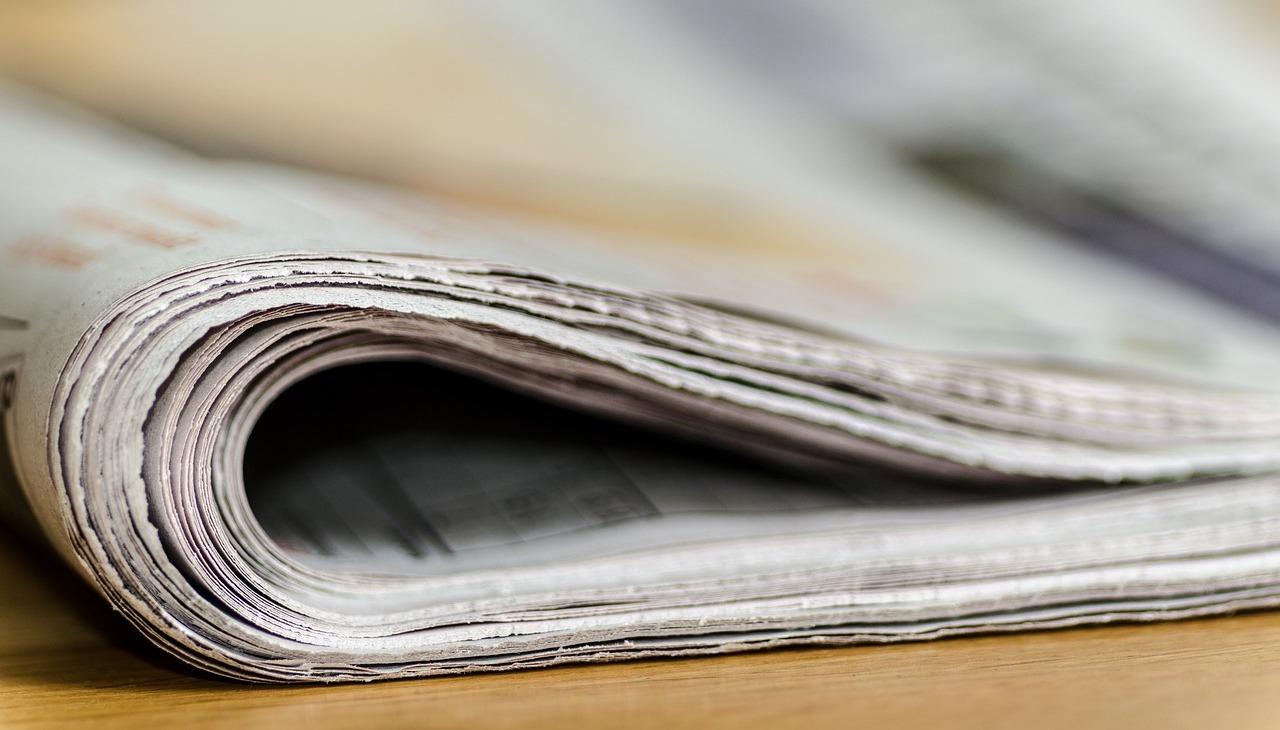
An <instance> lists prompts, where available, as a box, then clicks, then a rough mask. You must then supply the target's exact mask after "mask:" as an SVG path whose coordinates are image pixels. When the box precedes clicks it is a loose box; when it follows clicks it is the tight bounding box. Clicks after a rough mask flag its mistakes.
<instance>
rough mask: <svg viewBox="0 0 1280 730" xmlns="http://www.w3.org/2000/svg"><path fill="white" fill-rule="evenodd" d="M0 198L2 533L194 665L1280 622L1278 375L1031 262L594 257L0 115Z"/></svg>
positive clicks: (1163, 311)
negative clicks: (60, 566)
mask: <svg viewBox="0 0 1280 730" xmlns="http://www.w3.org/2000/svg"><path fill="white" fill-rule="evenodd" d="M870 159H871V158H868V160H870ZM879 164H880V163H873V162H871V161H868V162H867V166H866V169H863V170H860V171H859V174H862V175H865V176H866V177H867V179H869V180H875V181H876V184H877V185H880V186H884V187H892V188H893V193H894V195H897V196H900V197H903V198H905V199H909V200H910V199H913V197H912V196H918V200H919V203H920V205H925V206H927V205H931V201H933V198H932V197H931V196H930V194H928V193H926V192H925V191H924V190H923V189H917V188H916V187H914V183H913V182H912V179H911V177H910V176H909V175H904V174H901V173H900V172H899V171H896V170H895V169H894V168H892V167H891V166H889V165H887V163H886V164H885V165H884V166H877V165H879ZM0 169H3V170H4V172H5V174H4V175H3V176H2V178H0V261H2V262H3V263H2V264H0V423H2V424H3V437H4V442H5V446H6V448H5V449H3V450H0V490H3V491H2V493H0V499H2V500H3V501H0V505H2V506H3V508H4V509H5V511H6V513H7V514H8V515H10V516H11V518H12V519H11V522H12V524H13V525H15V527H14V529H22V528H21V525H23V524H24V521H26V522H27V523H31V521H33V524H34V526H35V529H37V530H38V531H39V532H41V533H42V534H43V535H44V536H45V537H46V538H47V539H48V540H49V541H50V542H51V543H52V544H53V545H54V546H55V548H56V549H57V550H58V552H59V553H60V554H61V555H62V556H63V557H64V558H65V559H66V560H67V561H68V562H69V563H70V564H71V565H72V566H74V567H75V569H76V570H78V571H79V572H80V573H81V574H82V575H83V576H84V578H85V579H86V580H88V581H89V582H90V583H91V584H92V585H93V586H94V587H95V588H96V590H97V591H98V592H99V593H101V594H102V595H103V597H104V598H105V599H106V600H107V601H108V602H109V603H110V604H111V605H112V606H113V607H114V608H115V609H116V610H118V611H120V612H121V613H123V614H124V615H125V616H126V617H128V619H129V620H130V621H132V622H133V623H134V624H135V625H137V626H138V628H139V629H140V630H141V631H143V632H144V633H145V634H146V635H147V636H148V637H149V638H150V639H152V640H153V641H155V642H156V643H157V644H159V645H160V646H162V647H164V648H165V649H167V650H168V651H170V652H173V653H175V654H177V655H179V656H181V657H182V658H184V659H186V660H187V661H189V662H191V663H192V664H194V665H197V666H200V667H203V668H205V669H207V670H209V671H212V672H216V673H219V674H222V675H226V676H230V677H237V678H242V679H249V680H256V681H340V680H372V679H379V678H386V677H400V676H414V675H428V674H443V673H456V672H468V671H478V670H497V669H512V668H520V667H536V666H543V665H549V664H555V663H560V662H570V661H602V660H612V659H620V658H626V657H638V656H652V655H664V656H666V655H681V654H697V653H708V652H722V651H737V650H743V649H748V648H758V647H769V646H780V645H789V644H816V643H846V642H869V641H897V640H909V639H925V638H931V637H938V636H947V635H952V634H959V633H966V632H990V631H1004V630H1015V629H1023V628H1031V627H1047V626H1064V625H1073V624H1080V623H1091V622H1103V621H1112V620H1120V619H1126V620H1130V619H1136V620H1147V619H1157V618H1175V617H1181V616H1193V615H1202V614H1213V613H1221V612H1227V611H1233V610H1237V609H1241V608H1248V607H1260V606H1271V605H1275V604H1277V603H1280V544H1278V540H1280V537H1278V536H1280V529H1277V528H1278V527H1280V524H1278V523H1280V479H1278V478H1277V477H1276V476H1275V470H1276V469H1277V467H1280V442H1278V441H1277V437H1280V396H1278V395H1277V394H1276V392H1275V391H1274V390H1271V389H1269V388H1270V386H1273V382H1272V381H1273V380H1274V378H1273V373H1274V363H1276V362H1280V342H1278V341H1277V338H1276V337H1275V335H1274V333H1273V332H1272V331H1271V330H1270V329H1269V328H1267V327H1266V326H1264V325H1262V324H1259V323H1257V322H1254V321H1252V320H1250V319H1248V318H1247V317H1245V316H1244V315H1239V314H1235V313H1233V312H1230V311H1228V310H1226V309H1225V308H1223V307H1220V306H1218V305H1215V304H1213V303H1211V302H1209V301H1206V300H1203V299H1200V298H1198V297H1197V296H1196V295H1194V294H1192V293H1190V292H1188V291H1185V290H1183V289H1180V288H1178V287H1177V286H1175V285H1173V284H1169V283H1164V282H1162V281H1160V280H1157V279H1155V278H1153V277H1151V276H1150V275H1147V274H1144V273H1141V272H1140V271H1137V270H1129V269H1125V268H1122V267H1117V266H1116V265H1114V264H1103V263H1101V262H1100V261H1098V260H1097V259H1094V258H1091V257H1090V256H1089V255H1087V254H1084V253H1081V252H1079V251H1071V250H1068V249H1065V248H1060V247H1056V246H1054V245H1053V242H1052V241H1051V240H1049V238H1047V237H1039V238H1038V237H1037V236H1036V235H1033V234H1027V235H1014V233H1013V232H1011V229H1010V228H1009V227H1008V226H1005V225H995V224H992V225H990V226H986V224H984V223H983V222H982V219H981V218H977V217H974V216H971V215H968V214H964V213H961V212H956V211H952V210H951V209H950V208H947V207H946V206H942V207H940V208H938V209H937V210H936V211H933V212H934V213H935V214H933V215H929V216H921V217H920V218H919V219H918V220H915V219H913V220H904V221H902V223H901V225H900V226H899V228H897V229H895V230H889V229H887V228H885V227H884V226H882V225H876V226H868V227H867V228H866V229H862V228H860V227H859V225H858V223H857V216H856V215H854V214H853V213H852V212H849V211H846V212H845V213H844V214H840V215H844V216H845V218H843V219H842V220H845V221H846V222H847V226H848V241H847V245H842V246H833V247H832V248H831V249H830V250H824V251H822V252H821V255H816V254H814V252H812V251H810V252H808V253H807V254H806V255H805V256H798V257H794V258H788V257H786V256H781V255H777V254H769V253H756V254H751V255H747V254H744V255H742V256H737V257H727V256H726V254H725V252H724V251H723V250H722V249H721V250H715V249H707V250H702V249H697V248H691V247H688V246H683V247H682V246H676V245H673V244H668V243H663V242H660V241H654V240H640V239H634V240H621V241H619V240H614V241H597V240H595V239H593V238H591V237H589V236H586V235H584V234H582V233H579V232H575V231H572V230H567V229H552V228H549V227H546V226H543V225H540V224H535V223H532V222H528V221H521V220H516V219H510V218H502V217H500V216H497V215H495V214H492V213H478V212H475V211H472V210H468V209H465V208H462V207H458V206H455V205H452V204H446V203H441V202H432V201H428V200H425V199H422V198H420V197H416V196H411V195H409V194H406V193H403V192H400V191H396V190H391V189H384V188H380V187H377V186H373V185H368V184H364V183H357V182H352V181H347V180H342V179H337V178H332V177H324V176H320V175H314V174H310V173H301V172H297V171H292V170H286V169H281V168H272V167H266V166H257V165H248V164H239V163H223V162H212V161H209V160H205V159H199V158H196V157H194V156H190V155H188V154H186V153H184V152H181V151H178V150H175V149H172V148H169V147H167V146H164V145H162V144H160V143H158V142H154V141H151V140H148V139H145V138H141V137H139V136H136V135H134V134H132V133H130V132H128V131H125V130H121V129H119V128H116V127H113V126H110V125H109V124H107V123H105V122H102V121H100V120H96V119H93V118H89V117H86V116H84V115H83V114H81V113H80V112H77V111H74V110H71V109H66V108H62V107H60V106H59V105H58V104H56V103H53V102H50V101H47V100H41V99H37V98H34V97H32V96H30V95H29V94H27V93H26V92H21V91H18V90H12V89H9V90H5V91H4V94H3V96H2V97H0ZM824 205H831V206H836V203H833V202H831V201H830V200H828V201H827V202H826V203H824ZM836 207H838V206H836ZM832 210H835V208H832ZM850 210H852V209H850ZM833 216H835V217H837V218H839V215H837V214H836V213H833ZM842 225H843V224H842ZM1015 241H1016V242H1015ZM1081 282H1087V284H1082V283H1081ZM1086 287H1087V289H1086Z"/></svg>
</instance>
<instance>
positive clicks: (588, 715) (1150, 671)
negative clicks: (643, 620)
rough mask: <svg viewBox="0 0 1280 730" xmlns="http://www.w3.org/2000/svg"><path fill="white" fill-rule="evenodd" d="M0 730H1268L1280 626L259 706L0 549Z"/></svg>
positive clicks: (833, 654)
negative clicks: (81, 729)
mask: <svg viewBox="0 0 1280 730" xmlns="http://www.w3.org/2000/svg"><path fill="white" fill-rule="evenodd" d="M0 586H3V588H2V589H0V727H3V728H29V727H32V728H58V727H74V726H80V725H89V726H92V727H103V728H115V727H120V728H136V727H148V726H152V725H154V726H157V727H185V726H195V727H211V728H246V729H252V728H273V729H274V728H282V727H306V728H314V729H316V730H320V729H322V728H357V729H358V730H370V729H371V728H383V727H387V728H399V727H405V728H410V727H412V728H418V727H440V728H514V727H547V728H553V727H554V728H567V727H617V728H628V727H660V728H664V729H665V730H674V729H676V728H686V727H688V728H699V729H704V730H705V729H706V728H715V727H737V728H786V727H806V728H808V727H824V726H850V727H852V726H857V727H896V728H911V727H925V726H932V725H936V726H939V727H959V728H1006V727H1007V728H1039V727H1044V728H1098V727H1126V728H1142V727H1152V728H1184V727H1185V728H1241V729H1243V728H1272V727H1280V613H1258V614H1251V615H1244V616H1236V617H1230V618H1222V619H1214V620H1199V621H1183V622H1175V623H1165V624H1154V625H1123V626H1108V627H1100V628H1092V629H1078V630H1070V631H1053V632H1039V633H1027V634H1015V635H1005V636H988V637H979V638H970V639H957V640H946V641H935V642H930V643H921V644H902V645H890V646H866V647H852V648H844V649H809V650H787V651H773V652H762V653H754V654H742V655H736V656H726V657H715V658H701V659H682V660H673V661H644V662H631V663H622V664H610V665H590V666H576V667H566V668H559V669H551V670H537V671H523V672H513V673H507V674H486V675H476V676H464V677H448V678H440V679H424V680H413V681H400V682H386V683H381V684H371V685H342V686H304V687H265V686H251V685H243V684H235V683H230V682H225V681H221V680H218V679H213V678H210V677H206V676H202V675H198V674H195V673H193V672H192V671H190V670H187V669H185V668H184V667H182V666H180V665H178V664H176V663H174V662H172V661H170V660H169V659H168V658H167V657H166V656H164V655H161V654H159V653H158V652H156V651H155V650H154V649H152V648H151V647H149V646H148V645H146V643H145V642H144V641H143V640H142V638H141V636H140V635H138V634H137V633H136V632H135V631H134V630H133V629H132V628H131V627H130V626H128V625H126V624H125V623H124V622H123V621H122V620H121V619H119V618H118V617H116V616H115V615H114V614H112V612H111V611H110V610H109V609H108V608H107V606H106V605H105V604H104V603H103V602H102V600H101V599H99V598H98V597H97V596H96V595H95V594H93V593H92V592H91V591H89V590H88V589H87V588H86V587H85V586H83V585H81V584H80V583H79V581H78V579H77V578H76V577H74V576H73V575H71V574H70V572H69V571H68V570H66V569H65V568H64V567H63V566H61V565H59V564H57V563H55V562H53V561H52V560H51V559H50V558H49V557H48V556H47V555H45V554H44V553H43V552H42V551H40V550H38V549H35V548H32V547H30V546H26V545H22V544H20V543H15V542H13V541H11V540H9V539H0Z"/></svg>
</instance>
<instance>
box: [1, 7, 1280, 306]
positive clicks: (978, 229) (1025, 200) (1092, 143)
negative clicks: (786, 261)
mask: <svg viewBox="0 0 1280 730" xmlns="http://www.w3.org/2000/svg"><path fill="white" fill-rule="evenodd" d="M0 76H5V77H8V78H10V79H13V80H16V81H18V82H20V83H22V84H25V85H29V86H34V87H37V88H41V89H45V90H50V91H53V92H55V93H56V94H58V95H61V96H65V97H68V98H70V99H73V100H75V101H78V102H80V103H82V104H85V105H87V106H89V107H92V108H95V109H97V110H100V111H103V112H105V113H107V114H109V115H111V116H113V117H116V118H118V119H121V120H123V121H125V122H127V123H129V124H132V125H134V126H137V127H140V128H143V129H145V130H148V131H151V132H154V133H157V134H159V135H161V136H163V137H165V138H168V139H170V140H173V141H175V142H178V143H180V144H181V145H183V146H185V147H188V148H191V149H195V150H197V151H199V152H202V153H204V154H208V155H211V156H219V157H225V156H233V157H249V158H254V159H265V160H272V161H283V162H290V163H299V164H304V165H307V166H312V167H317V168H321V169H325V170H332V171H337V172H342V173H346V174H351V175H356V176H361V177H367V178H372V179H377V180H382V181H389V182H394V183H399V184H404V185H408V186H411V187H413V188H416V189H419V190H422V191H425V192H429V193H431V194H434V195H443V196H447V197H450V198H455V199H460V200H464V201H468V202H470V203H475V204H479V205H484V206H494V207H498V208H502V209H504V210H509V211H520V212H523V213H528V214H533V215H536V216H540V217H546V218H552V219H557V220H561V221H572V222H573V223H575V224H577V225H582V226H588V227H595V228H600V229H607V230H614V231H624V232H628V233H632V234H634V233H639V234H646V235H653V236H659V237H663V238H667V239H675V240H678V241H684V242H697V243H698V244H699V245H700V246H714V247H727V248H729V249H732V250H739V251H748V250H784V251H789V252H793V253H794V254H795V255H803V252H804V251H806V250H809V249H815V250H818V249H827V248H831V247H841V246H847V245H848V241H849V240H851V239H862V240H864V241H866V240H872V241H874V242H876V244H875V245H877V246H880V247H882V248H886V247H887V248H892V247H894V246H896V245H898V242H899V241H904V240H906V239H911V238H915V239H927V240H931V241H935V242H938V241H941V242H943V243H945V245H946V246H948V247H952V248H955V247H961V248H963V247H964V246H965V245H966V241H969V240H972V239H976V238H1001V239H1005V240H1007V241H1009V242H1010V244H1009V245H1011V246H1020V245H1025V246H1028V247H1034V246H1037V245H1042V244H1043V242H1044V241H1046V240H1052V241H1054V242H1067V243H1069V244H1070V245H1078V246H1081V247H1086V248H1092V249H1098V250H1102V251H1104V252H1105V253H1106V255H1108V256H1114V257H1117V258H1118V259H1123V260H1125V261H1127V262H1129V264H1131V265H1132V264H1136V265H1140V266H1143V267H1147V268H1150V269H1152V270H1155V271H1159V272H1160V273H1161V274H1162V275H1164V276H1168V277H1171V278H1173V279H1180V280H1182V281H1183V282H1187V283H1190V284H1191V285H1193V286H1194V287H1197V288H1199V289H1201V290H1203V291H1205V292H1208V293H1209V294H1211V295H1212V296H1214V297H1216V298H1218V299H1220V300H1222V301H1224V302H1227V303H1229V304H1230V305H1231V306H1233V307H1236V308H1238V309H1240V310H1242V311H1248V312H1251V313H1253V314H1255V315H1257V316H1260V317H1263V318H1266V319H1271V320H1275V321H1280V3H1276V2H1267V1H1264V0H1123V1H1116V0H1077V1H1076V2H1070V3H1066V2H1040V1H1038V0H796V1H793V2H786V3H783V2H769V1H768V0H645V1H641V0H591V1H588V0H560V1H558V2H519V1H518V0H510V1H505V0H469V1H467V2H463V1H462V0H305V1H304V0H220V1H219V2H207V1H206V2H199V1H197V0H110V1H108V0H43V1H36V0H0ZM979 250H981V249H979Z"/></svg>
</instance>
